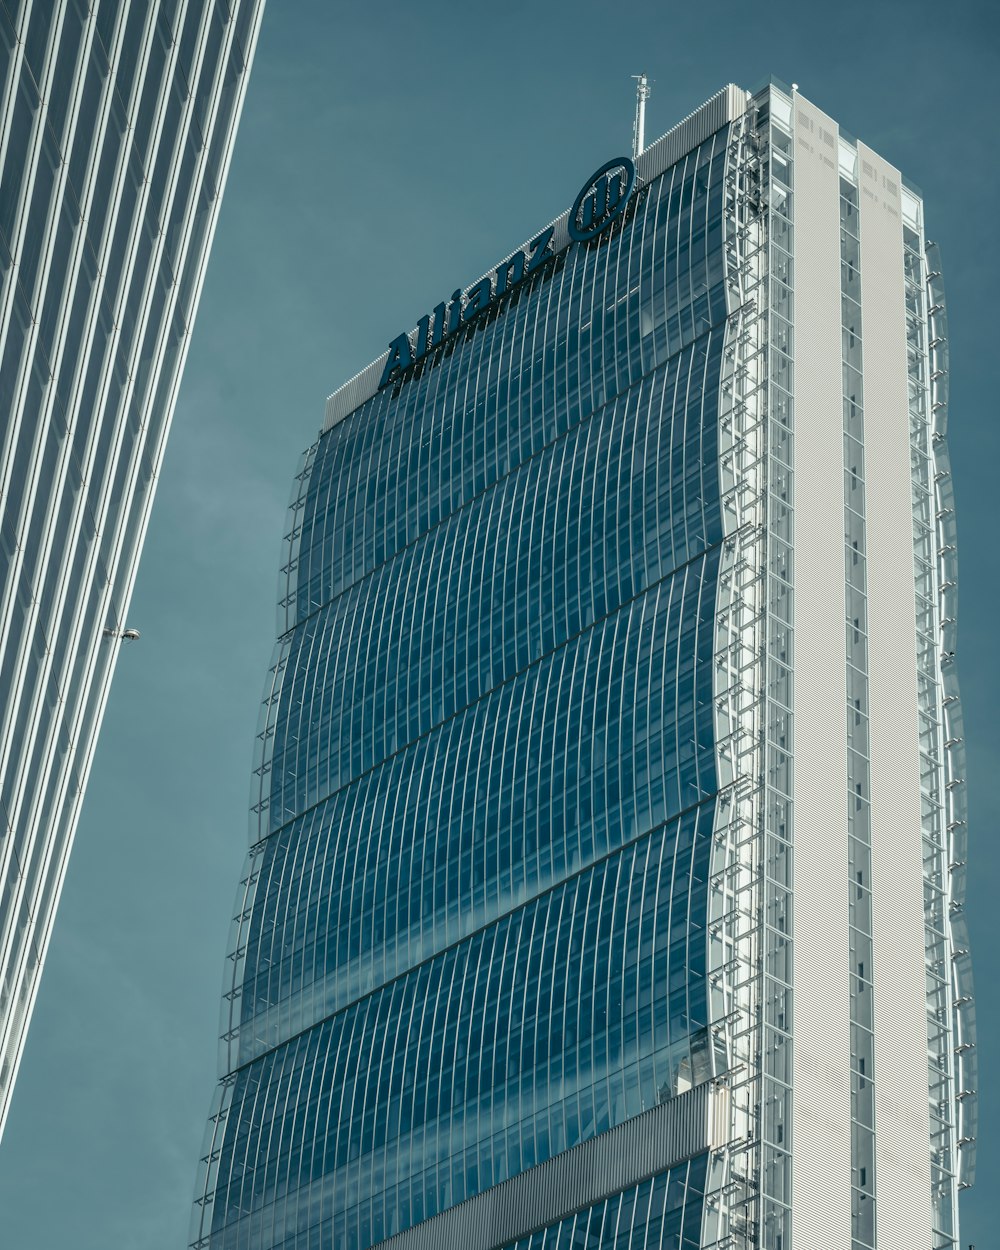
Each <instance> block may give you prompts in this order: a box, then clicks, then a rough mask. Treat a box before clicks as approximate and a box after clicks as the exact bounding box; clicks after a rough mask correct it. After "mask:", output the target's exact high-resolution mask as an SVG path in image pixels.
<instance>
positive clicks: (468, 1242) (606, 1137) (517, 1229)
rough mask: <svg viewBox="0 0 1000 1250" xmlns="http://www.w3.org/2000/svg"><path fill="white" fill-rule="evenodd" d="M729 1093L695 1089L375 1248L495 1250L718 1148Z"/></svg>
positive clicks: (710, 1085) (719, 1089)
mask: <svg viewBox="0 0 1000 1250" xmlns="http://www.w3.org/2000/svg"><path fill="white" fill-rule="evenodd" d="M727 1097H728V1092H727V1091H726V1090H725V1089H724V1088H723V1087H722V1086H719V1085H717V1084H715V1083H714V1082H706V1083H705V1084H704V1085H696V1086H695V1088H694V1089H691V1090H688V1091H687V1093H684V1094H680V1095H678V1097H676V1098H673V1099H671V1100H670V1102H665V1103H662V1104H661V1105H660V1106H658V1107H652V1108H651V1109H650V1110H649V1111H644V1112H643V1113H642V1114H641V1115H637V1116H634V1117H633V1118H632V1119H630V1120H626V1121H625V1123H624V1124H619V1125H618V1126H617V1127H616V1128H613V1129H610V1130H609V1131H608V1132H606V1133H601V1134H600V1135H599V1136H598V1137H593V1138H591V1139H590V1141H585V1142H581V1143H580V1145H579V1146H574V1147H573V1148H572V1149H571V1150H566V1151H564V1152H563V1153H562V1154H559V1155H556V1156H555V1158H553V1159H548V1160H546V1162H545V1163H539V1164H538V1165H537V1166H536V1167H533V1168H530V1169H529V1170H528V1171H527V1172H521V1173H519V1174H518V1175H517V1176H512V1177H511V1178H510V1179H509V1180H506V1181H502V1182H501V1183H500V1184H499V1185H493V1186H492V1187H491V1188H490V1189H485V1190H483V1192H482V1193H481V1194H476V1196H475V1197H474V1198H467V1199H466V1200H465V1202H461V1203H459V1204H458V1206H454V1207H449V1208H448V1210H446V1211H442V1212H441V1213H440V1215H435V1216H433V1217H432V1218H431V1219H429V1220H424V1222H423V1223H422V1224H416V1225H414V1227H413V1228H408V1229H406V1230H405V1231H404V1232H401V1233H396V1234H395V1236H393V1237H388V1238H386V1240H385V1241H381V1242H379V1243H378V1246H379V1250H499V1247H501V1246H504V1245H507V1244H508V1243H509V1242H512V1241H517V1240H518V1239H519V1238H521V1237H527V1236H529V1235H530V1234H531V1233H534V1232H537V1231H538V1230H539V1229H541V1228H545V1227H547V1226H548V1225H549V1224H554V1223H556V1222H558V1221H559V1220H561V1219H565V1217H566V1216H568V1215H572V1214H573V1213H574V1212H575V1211H580V1210H582V1209H584V1208H585V1207H589V1206H592V1205H593V1204H595V1203H598V1202H601V1201H603V1199H605V1198H608V1197H610V1196H611V1195H612V1194H616V1193H619V1192H620V1191H621V1190H623V1189H627V1188H629V1187H630V1186H632V1185H638V1184H640V1183H641V1182H642V1181H645V1180H648V1179H649V1178H650V1177H651V1176H656V1175H657V1174H659V1173H660V1172H665V1171H667V1169H668V1168H671V1167H674V1166H675V1165H676V1164H678V1163H684V1162H686V1161H687V1160H688V1159H692V1158H694V1157H695V1155H699V1154H702V1153H703V1152H704V1151H706V1150H711V1149H713V1148H715V1147H716V1146H719V1145H721V1144H722V1143H723V1142H724V1141H725V1138H726V1126H727V1125H728V1115H727V1113H726V1099H727Z"/></svg>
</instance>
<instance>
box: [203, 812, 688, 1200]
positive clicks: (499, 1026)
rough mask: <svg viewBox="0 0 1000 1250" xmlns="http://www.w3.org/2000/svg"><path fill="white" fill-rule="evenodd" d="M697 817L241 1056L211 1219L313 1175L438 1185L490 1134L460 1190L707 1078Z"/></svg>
mask: <svg viewBox="0 0 1000 1250" xmlns="http://www.w3.org/2000/svg"><path fill="white" fill-rule="evenodd" d="M712 819H713V805H712V804H711V803H707V804H704V805H702V806H701V807H700V808H698V809H695V810H694V811H692V812H691V813H689V814H688V815H687V816H686V817H684V818H683V819H682V820H681V821H680V822H677V823H675V824H673V825H670V826H667V827H665V828H661V829H659V830H657V831H656V832H655V833H653V834H651V835H647V836H646V837H644V838H641V839H639V840H638V841H636V842H635V843H632V844H631V845H629V846H628V847H626V848H624V849H623V850H622V851H619V852H617V853H615V854H613V855H611V856H609V857H607V858H606V859H604V860H603V861H601V862H600V863H598V864H596V865H595V866H594V867H593V868H591V869H589V870H587V871H585V872H583V873H580V874H577V875H576V876H574V877H572V878H570V880H569V881H567V882H565V883H564V884H562V885H558V886H556V887H555V888H553V889H552V890H550V891H549V892H548V893H547V894H545V895H543V896H542V897H541V898H538V899H536V900H535V901H534V902H532V903H530V904H528V905H527V906H525V907H522V908H519V909H518V910H516V911H515V912H512V913H509V914H508V915H506V916H504V917H501V919H500V920H498V921H497V922H496V923H495V924H493V925H491V926H490V927H489V928H487V929H484V930H481V931H479V932H478V933H476V934H474V935H473V936H472V937H471V938H469V939H466V940H465V941H464V942H462V943H460V944H458V945H457V946H454V947H451V948H450V949H449V950H447V951H445V952H444V953H443V954H441V955H438V956H437V957H435V958H434V959H431V960H429V961H427V962H425V963H423V964H422V965H420V967H419V968H417V969H415V970H414V971H413V972H411V973H410V974H408V975H406V976H404V977H401V978H399V979H397V980H396V981H394V982H393V983H392V984H391V985H388V986H386V987H384V988H383V989H381V990H379V991H377V992H376V993H374V994H372V995H370V996H368V997H367V998H366V999H364V1000H362V1001H361V1002H359V1003H355V1004H354V1005H352V1006H351V1007H349V1008H347V1009H346V1010H345V1011H342V1012H340V1013H338V1014H336V1015H334V1016H332V1017H331V1018H329V1019H327V1020H326V1021H324V1022H323V1023H322V1024H320V1025H319V1026H317V1027H315V1028H313V1029H311V1030H310V1031H308V1032H307V1033H305V1034H301V1035H299V1036H298V1037H297V1038H295V1039H293V1040H292V1041H291V1042H289V1043H288V1044H287V1045H285V1046H283V1047H281V1048H280V1049H278V1050H272V1051H270V1052H269V1053H268V1054H267V1055H265V1056H264V1057H263V1058H262V1059H260V1060H258V1061H257V1062H255V1063H253V1064H251V1065H248V1066H247V1067H246V1068H244V1069H242V1070H241V1071H240V1073H239V1075H238V1077H237V1084H236V1087H235V1090H234V1094H233V1099H232V1105H231V1107H230V1110H229V1113H228V1120H227V1132H226V1142H225V1144H224V1146H223V1153H222V1160H221V1163H220V1169H219V1179H218V1187H219V1189H221V1190H222V1191H224V1193H223V1194H221V1195H220V1194H217V1210H224V1211H225V1212H226V1216H225V1217H224V1218H222V1219H221V1222H222V1223H230V1222H232V1221H233V1220H234V1218H236V1217H237V1216H238V1215H246V1214H249V1213H250V1212H251V1211H252V1210H254V1209H255V1208H257V1207H259V1206H260V1205H262V1204H266V1203H268V1202H271V1201H276V1200H278V1199H282V1198H284V1197H285V1195H286V1194H289V1193H290V1192H291V1191H293V1190H295V1189H298V1188H300V1187H302V1186H305V1185H308V1184H310V1183H311V1182H315V1181H317V1180H319V1179H320V1178H327V1179H326V1180H325V1181H324V1188H325V1189H327V1190H330V1189H332V1190H333V1191H334V1192H335V1195H336V1196H335V1199H334V1201H335V1205H337V1206H340V1205H345V1204H347V1200H348V1199H349V1198H353V1199H355V1200H356V1199H357V1198H358V1197H363V1196H365V1195H366V1194H368V1193H375V1192H378V1191H380V1190H381V1189H383V1188H384V1187H387V1186H388V1185H389V1184H390V1183H391V1184H392V1185H395V1186H399V1185H402V1184H403V1183H404V1182H408V1181H409V1180H410V1179H412V1178H413V1177H414V1176H416V1175H417V1174H419V1173H422V1172H427V1171H428V1170H430V1172H431V1173H432V1177H431V1180H433V1178H434V1177H437V1176H438V1174H439V1173H440V1170H441V1168H442V1167H448V1168H449V1169H450V1168H451V1162H450V1161H451V1160H452V1158H453V1156H455V1155H456V1154H462V1156H463V1158H464V1157H465V1155H466V1153H467V1152H468V1151H469V1150H472V1151H474V1152H478V1151H480V1150H481V1147H482V1145H483V1143H484V1142H489V1143H491V1152H492V1162H490V1163H489V1165H488V1167H487V1166H486V1160H485V1157H484V1159H483V1167H482V1168H480V1166H479V1164H478V1163H477V1170H476V1178H475V1180H476V1183H475V1184H474V1185H472V1187H471V1188H466V1189H465V1191H464V1192H461V1193H454V1194H453V1197H452V1201H460V1200H461V1199H462V1198H464V1197H466V1196H468V1195H469V1193H472V1192H476V1189H477V1187H478V1186H479V1185H480V1184H482V1185H486V1184H495V1183H497V1182H498V1181H499V1180H502V1179H504V1178H505V1176H506V1175H509V1174H511V1173H510V1172H508V1171H507V1170H506V1169H507V1168H508V1167H510V1168H511V1170H512V1171H517V1170H520V1168H522V1167H525V1166H531V1165H532V1164H533V1163H535V1162H540V1161H541V1160H542V1159H543V1158H545V1157H547V1155H549V1154H553V1153H557V1152H558V1151H559V1150H564V1149H567V1148H568V1147H569V1146H572V1145H574V1144H575V1143H576V1142H577V1141H579V1140H582V1139H584V1138H586V1137H589V1136H592V1135H593V1134H595V1133H598V1132H601V1131H603V1130H605V1129H607V1128H609V1127H611V1126H612V1125H613V1124H615V1123H618V1122H620V1121H621V1120H622V1119H624V1118H625V1117H627V1116H628V1115H634V1114H637V1113H638V1112H639V1111H641V1110H642V1109H643V1107H644V1106H651V1105H654V1104H655V1103H656V1102H658V1101H662V1100H663V1099H665V1098H669V1097H672V1096H674V1095H675V1094H677V1093H679V1092H682V1091H683V1090H684V1089H686V1088H688V1087H690V1085H691V1084H692V1083H696V1082H697V1081H700V1080H704V1079H705V1078H706V1077H707V1076H708V1075H709V1071H708V1064H709V1056H708V1051H707V1041H706V1025H707V1018H706V1012H707V1003H706V989H705V963H706V954H707V937H706V931H705V917H706V914H707V892H708V861H709V850H710V840H711V827H712ZM680 835H683V836H680ZM585 1091H589V1092H588V1093H587V1094H586V1097H585V1098H584V1097H583V1095H584V1093H585ZM567 1099H569V1100H572V1105H571V1107H569V1109H568V1108H567V1104H566V1100H567ZM554 1107H557V1108H559V1110H558V1112H557V1113H553V1108H554ZM513 1130H516V1132H515V1133H514V1137H513V1138H512V1137H511V1133H512V1131H513ZM528 1138H532V1139H533V1141H534V1145H533V1146H532V1147H531V1149H530V1155H527V1154H526V1151H527V1149H528V1148H527V1146H526V1141H527V1139H528ZM515 1141H517V1142H519V1143H520V1144H519V1145H518V1151H517V1153H518V1157H517V1159H516V1161H515V1159H514V1158H513V1155H512V1150H511V1147H512V1144H513V1143H514V1142H515ZM476 1157H477V1158H478V1157H479V1156H478V1154H477V1155H476ZM505 1160H506V1162H505ZM515 1162H516V1166H513V1165H514V1164H515ZM463 1167H464V1168H465V1169H466V1170H467V1163H466V1164H464V1165H463ZM480 1172H482V1176H481V1177H480ZM431 1180H429V1181H428V1185H429V1187H430V1188H431V1189H433V1186H434V1185H436V1184H437V1181H436V1180H433V1184H431ZM220 1196H221V1197H223V1198H224V1201H223V1202H222V1204H221V1207H220V1206H219V1203H218V1199H219V1197H220ZM428 1213H429V1214H430V1213H431V1212H428Z"/></svg>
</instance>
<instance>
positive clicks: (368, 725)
mask: <svg viewBox="0 0 1000 1250" xmlns="http://www.w3.org/2000/svg"><path fill="white" fill-rule="evenodd" d="M718 341H719V343H720V344H721V335H720V336H719V339H718ZM718 355H719V351H718V349H716V348H714V347H713V350H712V354H711V357H705V358H702V356H701V353H690V354H689V355H688V358H687V365H688V369H687V370H685V369H684V363H685V362H684V361H683V360H681V361H678V362H676V363H677V368H676V371H675V372H674V373H673V375H672V376H669V377H668V379H667V380H668V381H669V382H670V386H669V388H667V387H664V386H663V382H664V380H665V379H664V375H663V374H659V375H657V376H656V377H655V378H654V382H658V383H659V385H658V386H655V385H654V386H653V387H652V388H648V389H647V388H646V387H640V388H636V389H635V390H634V391H633V392H632V393H631V394H632V396H634V399H633V400H632V401H631V402H630V403H629V404H628V405H626V404H625V403H624V402H623V403H622V404H621V408H622V409H623V410H624V411H623V412H621V413H618V412H616V411H614V410H609V411H606V413H605V414H603V419H601V420H598V419H596V418H595V420H594V421H592V422H587V423H585V424H584V425H583V426H580V427H577V429H576V430H575V431H573V433H572V435H570V436H568V437H567V438H565V439H563V440H560V441H559V442H557V443H555V444H554V445H552V447H550V448H549V449H548V450H547V451H546V453H544V454H543V455H542V456H540V457H537V458H536V459H534V460H532V461H529V462H528V464H527V465H526V466H523V467H522V468H521V469H520V470H518V472H517V473H515V474H512V475H511V476H510V477H508V478H507V479H505V481H504V482H503V483H501V484H500V486H498V487H497V488H495V489H493V490H491V491H489V492H487V493H486V494H485V495H483V496H480V497H479V499H477V500H476V501H475V502H474V503H473V504H472V505H470V506H469V507H467V508H465V509H463V510H462V511H461V512H459V513H457V514H456V515H455V516H453V517H452V518H450V519H449V520H448V521H447V522H445V523H444V524H442V525H439V526H438V527H437V528H436V529H435V530H433V531H432V532H431V533H430V534H429V535H427V536H426V537H425V538H423V539H421V540H420V541H419V542H418V543H416V544H414V545H413V546H411V547H409V548H408V549H406V550H405V551H404V552H403V553H401V554H400V555H399V556H398V557H396V559H394V560H393V561H391V562H390V563H389V564H387V565H383V566H382V568H381V569H379V570H378V571H377V572H376V573H374V574H372V575H371V576H369V577H368V578H366V579H365V580H364V581H363V582H361V583H359V584H358V585H357V586H355V587H354V588H352V590H350V591H348V592H347V593H346V594H344V595H341V596H340V597H339V598H338V599H337V600H335V601H334V603H333V604H331V605H330V606H329V607H328V608H326V609H324V610H323V611H321V612H319V613H317V614H316V615H314V616H313V617H311V618H309V620H308V621H306V622H304V623H303V624H302V625H300V626H299V627H298V628H297V629H296V630H295V631H294V632H293V634H292V635H291V636H290V637H289V639H288V641H287V643H286V645H285V648H284V649H283V650H284V654H283V655H282V657H281V666H282V671H283V680H282V683H281V685H280V688H279V690H278V691H277V694H276V697H277V698H278V700H279V707H278V714H277V718H276V721H275V733H274V736H273V738H272V739H271V741H272V743H273V753H272V755H271V759H270V761H269V762H270V764H271V767H272V770H273V777H274V780H275V783H276V786H277V784H278V783H280V782H281V781H287V780H288V779H289V778H290V776H292V775H294V777H295V781H296V783H297V784H296V785H295V787H294V790H293V795H294V797H292V798H291V799H290V798H289V794H288V793H287V790H288V789H291V787H287V786H286V787H285V790H286V792H285V793H275V795H274V801H273V802H272V821H275V820H278V819H282V818H287V814H288V813H289V812H294V811H297V810H301V808H300V807H298V806H297V805H298V804H299V803H303V804H304V803H309V802H315V801H316V798H317V797H319V796H321V795H322V793H323V792H322V790H320V791H319V795H317V793H315V792H313V791H311V790H309V789H307V788H304V787H303V781H304V777H305V773H304V765H303V760H305V759H308V761H309V765H310V767H311V768H316V769H318V776H319V782H318V784H319V785H320V786H321V787H322V785H323V784H327V785H329V786H330V787H331V788H336V787H337V786H338V785H340V784H343V782H344V780H346V779H347V778H348V777H349V776H350V775H351V772H352V771H353V770H362V771H363V770H364V769H365V768H368V767H371V766H372V764H374V763H376V762H378V761H379V760H381V759H383V758H384V757H385V756H387V755H389V754H391V753H392V752H394V751H397V750H399V749H400V748H402V747H403V746H405V745H406V744H407V743H409V742H411V741H413V740H414V739H415V738H417V737H419V736H420V735H421V734H423V733H426V732H427V731H428V730H429V729H430V728H431V727H432V726H434V725H436V724H440V723H441V722H442V721H444V720H445V719H447V718H448V717H449V716H452V715H454V714H455V712H456V711H458V709H460V708H462V707H466V706H468V705H469V704H470V703H472V702H474V701H475V700H476V699H479V698H481V697H483V696H484V695H486V694H487V693H488V692H489V691H490V690H491V689H493V688H494V687H496V686H498V685H500V684H502V683H503V682H504V681H506V680H508V679H509V678H510V677H512V676H513V675H514V674H515V673H517V672H519V671H521V670H523V669H525V668H526V667H528V666H529V665H531V664H533V663H535V662H536V661H537V660H538V659H539V658H540V657H541V656H542V655H544V654H546V653H549V652H551V651H553V649H554V648H555V647H557V646H559V645H560V644H562V643H563V642H564V641H565V640H566V639H567V638H570V637H573V636H574V635H576V634H578V633H579V632H580V631H581V630H583V629H586V628H587V627H589V626H591V625H592V624H593V623H594V621H595V620H597V619H600V618H603V617H604V616H606V615H607V613H609V612H611V611H614V610H615V609H617V608H618V607H619V606H620V605H621V604H622V603H623V602H626V601H628V600H629V599H631V598H632V597H633V596H636V595H638V594H639V593H641V592H642V591H644V590H645V589H646V588H647V587H648V586H649V585H650V584H652V583H655V582H656V581H657V580H658V579H659V578H661V577H663V576H664V575H665V574H666V573H667V572H669V571H670V570H671V569H672V568H673V567H675V566H676V565H677V564H680V563H683V562H684V561H685V560H686V559H689V558H690V557H692V556H694V555H696V554H700V553H701V552H703V551H704V550H705V548H706V546H707V545H708V544H709V543H710V542H718V541H719V539H720V537H721V534H720V521H719V514H718V506H717V503H715V501H716V499H717V489H718V487H717V478H718V473H717V470H716V469H715V467H714V465H715V456H714V443H715V439H714V431H712V430H710V431H709V432H708V433H707V435H705V436H704V437H702V431H703V430H704V429H705V427H706V425H709V423H708V422H706V421H705V419H704V408H705V399H706V391H708V392H709V393H708V397H707V398H708V409H709V411H711V410H712V409H713V408H714V402H715V393H716V391H717V386H718V378H717V366H718ZM709 366H713V367H709ZM695 371H696V376H695V378H694V379H693V380H692V377H691V374H692V373H693V372H695ZM704 373H707V374H708V378H707V382H708V386H706V387H705V389H703V376H702V375H703V374H704ZM709 387H710V388H711V389H710V390H709ZM692 390H693V391H694V397H693V399H689V405H688V406H687V407H685V408H684V409H682V412H681V413H680V414H678V419H677V420H676V421H675V422H674V423H673V426H672V427H671V423H670V421H669V417H667V416H666V414H665V413H664V411H663V406H664V401H665V399H667V398H668V396H669V395H671V394H672V396H673V397H674V400H675V402H676V396H677V394H678V392H680V395H681V397H682V398H683V397H684V396H685V395H689V394H690V391H692ZM658 392H659V393H658ZM628 409H631V411H628ZM616 416H617V417H618V419H617V420H616V419H615V417H616ZM671 428H673V430H674V431H675V434H674V438H673V439H670V438H669V432H670V430H671ZM661 432H662V433H663V434H664V435H665V436H664V437H662V438H661ZM678 436H679V437H678ZM675 440H676V441H675ZM677 442H680V446H677ZM706 501H708V502H706ZM286 657H287V658H286ZM324 758H329V759H331V760H333V761H336V760H338V759H339V761H340V763H339V764H338V763H336V762H334V763H332V764H331V765H330V771H329V777H328V778H326V777H324V774H323V771H322V770H323V762H324ZM272 827H274V826H273V824H272Z"/></svg>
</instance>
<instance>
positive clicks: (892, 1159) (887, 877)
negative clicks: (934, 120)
mask: <svg viewBox="0 0 1000 1250" xmlns="http://www.w3.org/2000/svg"><path fill="white" fill-rule="evenodd" d="M858 166H859V168H858V175H859V176H858V185H859V189H860V193H861V194H860V221H861V272H862V282H863V303H862V316H863V319H864V387H865V444H866V446H865V460H866V463H867V466H868V485H869V489H868V492H867V500H866V503H867V514H868V515H867V538H868V629H869V633H868V636H869V642H868V647H869V704H870V712H869V715H870V724H871V743H872V748H871V825H872V936H873V950H872V954H873V964H874V986H873V998H874V1016H875V1183H876V1187H877V1204H878V1205H877V1221H878V1226H877V1238H878V1246H879V1250H904V1248H905V1250H911V1248H912V1247H913V1246H924V1245H930V1244H931V1210H930V1163H929V1134H930V1123H929V1117H928V1104H927V1092H926V1088H925V1085H926V1074H927V1022H926V1003H925V980H924V897H923V890H924V882H923V857H922V848H921V834H920V822H921V813H920V754H919V749H918V742H919V738H918V725H917V660H916V646H915V636H916V623H915V617H914V598H913V520H912V512H911V498H910V491H911V484H910V425H909V413H908V400H907V377H906V353H907V343H906V310H905V305H904V299H903V263H902V262H903V242H902V239H903V236H902V222H901V219H900V215H899V213H900V204H899V187H900V185H901V179H900V175H899V173H898V171H897V170H895V169H893V168H892V166H890V165H889V164H887V162H886V161H884V160H882V159H881V158H880V157H878V156H876V154H875V153H874V152H872V151H871V149H870V148H866V147H865V146H864V144H858Z"/></svg>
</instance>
